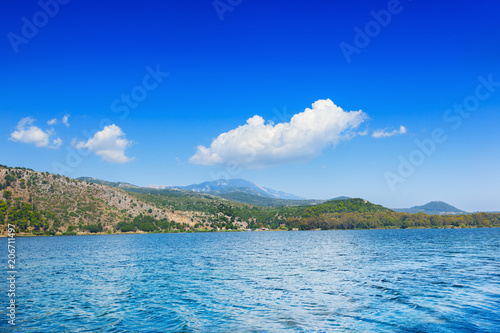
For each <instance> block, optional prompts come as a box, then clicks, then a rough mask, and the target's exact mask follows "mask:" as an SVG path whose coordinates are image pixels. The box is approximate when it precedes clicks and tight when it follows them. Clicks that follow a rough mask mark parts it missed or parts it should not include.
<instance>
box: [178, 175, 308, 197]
mask: <svg viewBox="0 0 500 333" xmlns="http://www.w3.org/2000/svg"><path fill="white" fill-rule="evenodd" d="M175 187H176V188H180V189H184V190H189V191H193V192H203V193H209V194H215V195H220V194H227V193H231V192H243V193H248V194H253V195H261V196H264V197H269V198H276V199H287V200H305V199H304V198H302V197H298V196H296V195H293V194H289V193H285V192H281V191H276V190H273V189H270V188H267V187H262V186H259V185H256V184H254V183H252V182H250V181H248V180H244V179H227V180H226V179H219V180H213V181H207V182H203V183H200V184H192V185H189V186H175Z"/></svg>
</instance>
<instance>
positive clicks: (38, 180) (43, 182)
mask: <svg viewBox="0 0 500 333" xmlns="http://www.w3.org/2000/svg"><path fill="white" fill-rule="evenodd" d="M0 200H1V201H3V206H5V207H7V206H8V207H11V206H12V209H11V210H15V208H16V207H17V208H22V207H23V205H26V207H29V209H30V210H31V211H37V212H44V215H46V218H47V220H48V224H49V227H52V226H53V225H54V222H57V225H58V228H57V229H58V231H61V232H64V231H66V230H68V227H70V226H73V227H74V228H75V229H77V228H78V226H79V225H88V224H96V223H101V224H102V226H103V231H107V230H109V231H112V230H114V227H116V225H117V224H118V223H119V222H123V221H125V222H126V221H131V220H133V219H134V218H135V217H137V216H139V215H142V216H151V217H154V218H156V219H167V220H169V221H173V222H176V223H181V224H186V225H188V226H192V225H194V224H196V223H197V222H198V221H196V219H194V218H193V216H192V215H191V214H184V213H182V212H177V211H175V212H174V211H172V210H170V209H168V207H167V208H163V207H161V208H160V207H156V206H154V205H151V204H148V203H146V202H144V201H141V200H140V199H137V198H136V197H134V196H133V195H131V194H130V193H127V192H125V191H124V190H121V189H119V188H113V187H109V186H105V185H100V184H95V183H89V182H86V181H80V180H76V179H72V178H69V177H64V176H59V175H53V174H50V173H47V172H38V171H33V170H30V169H25V168H6V167H4V166H2V167H0ZM27 205H29V206H27ZM4 210H5V211H4V213H5V216H4V217H3V219H4V222H8V220H9V215H8V212H9V208H5V209H4ZM189 215H191V216H189ZM27 218H28V219H29V216H28V217H27ZM32 229H33V226H30V225H29V223H28V227H27V231H30V230H32ZM70 229H73V228H70Z"/></svg>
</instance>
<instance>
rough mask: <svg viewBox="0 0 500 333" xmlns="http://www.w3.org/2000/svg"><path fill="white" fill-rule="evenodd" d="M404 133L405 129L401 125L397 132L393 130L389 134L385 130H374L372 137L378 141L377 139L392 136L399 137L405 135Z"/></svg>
mask: <svg viewBox="0 0 500 333" xmlns="http://www.w3.org/2000/svg"><path fill="white" fill-rule="evenodd" d="M405 133H406V127H404V126H403V125H401V126H400V127H399V130H397V129H395V130H393V131H391V132H386V131H385V129H381V130H376V131H374V132H373V134H372V137H374V138H377V139H379V138H387V137H390V136H394V135H401V134H405Z"/></svg>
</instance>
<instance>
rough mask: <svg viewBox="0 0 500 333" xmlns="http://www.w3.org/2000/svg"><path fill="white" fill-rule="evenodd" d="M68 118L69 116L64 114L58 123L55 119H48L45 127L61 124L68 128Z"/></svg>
mask: <svg viewBox="0 0 500 333" xmlns="http://www.w3.org/2000/svg"><path fill="white" fill-rule="evenodd" d="M69 117H70V115H69V114H65V115H64V117H62V119H61V121H59V120H58V119H57V118H54V119H50V120H49V121H47V125H51V126H53V125H57V124H59V123H63V124H64V125H65V126H66V127H69V122H68V119H69Z"/></svg>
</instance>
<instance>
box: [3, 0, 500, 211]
mask: <svg viewBox="0 0 500 333" xmlns="http://www.w3.org/2000/svg"><path fill="white" fill-rule="evenodd" d="M499 12H500V3H498V2H494V1H478V2H474V3H472V2H467V3H465V2H458V3H457V2H451V1H448V2H445V1H442V2H439V3H437V2H435V1H424V0H422V1H420V0H414V1H408V0H406V1H400V2H398V1H354V2H345V3H341V4H339V3H336V2H333V1H330V2H326V1H288V2H286V4H285V3H283V2H278V1H275V2H273V1H245V0H244V1H238V0H232V1H228V0H221V1H189V2H182V1H143V2H141V3H136V2H134V3H132V2H124V3H121V4H120V5H116V4H114V3H103V2H97V1H77V0H73V1H63V0H60V1H59V2H56V0H49V1H44V0H42V1H41V2H37V1H23V2H22V4H21V3H20V2H17V1H3V2H2V10H1V14H0V18H1V19H0V35H1V36H3V37H2V38H1V39H0V66H1V67H0V69H1V75H0V112H1V118H0V120H1V121H0V133H1V136H0V163H1V164H6V165H9V166H24V167H29V168H33V169H35V170H39V171H49V172H54V173H60V174H65V175H67V176H70V177H74V178H76V177H80V176H91V177H96V178H101V179H106V180H113V181H126V182H130V183H133V184H137V185H148V184H168V185H187V184H191V183H198V182H202V181H206V180H211V179H214V178H218V177H219V176H220V177H233V178H244V179H247V180H250V181H253V182H255V183H258V184H260V185H263V186H266V187H270V188H274V189H277V190H282V191H286V192H290V193H293V194H296V195H299V196H303V197H307V198H325V199H326V198H331V197H336V196H340V195H347V196H351V197H363V198H366V199H368V200H370V201H372V202H375V203H379V204H383V205H385V206H388V207H393V208H397V207H409V206H414V205H418V204H424V203H426V202H428V201H431V200H442V201H446V202H448V203H451V204H453V205H455V206H457V207H459V208H462V209H465V210H470V211H473V210H500V200H499V199H498V198H500V171H499V170H500V131H499V130H498V124H499V121H500V116H499V111H500V39H499V38H498V36H499V35H500V22H499V20H498V13H499ZM127 96H128V97H127ZM127 98H128V100H127ZM313 104H314V105H315V107H313ZM306 109H309V110H306ZM460 110H462V111H460ZM360 111H361V112H360ZM294 115H296V116H295V117H294ZM65 116H68V117H67V118H66V120H67V121H66V123H64V122H63V118H64V117H65ZM254 116H257V117H254ZM292 117H294V119H293V120H292ZM54 119H55V120H54ZM249 119H253V120H250V121H248V122H247V120H249ZM270 121H271V122H270ZM401 126H403V127H401ZM224 133H226V134H224ZM200 146H202V147H204V148H202V149H201V150H200V148H199V147H200Z"/></svg>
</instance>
